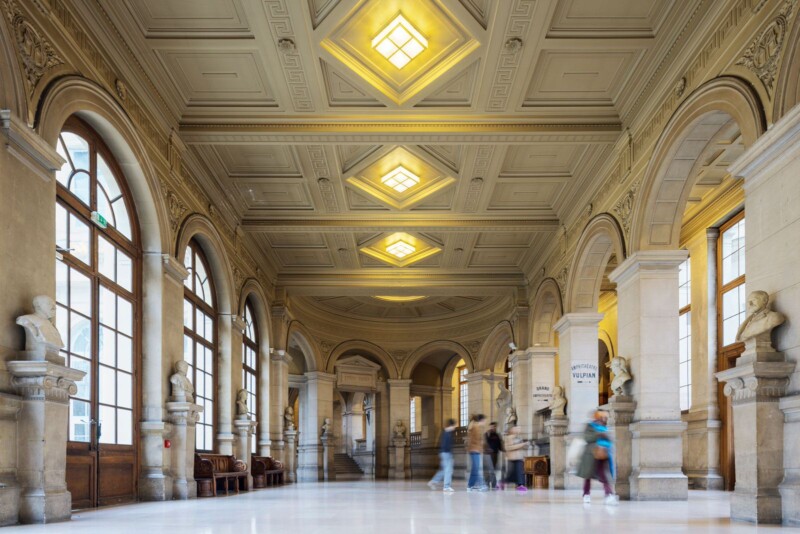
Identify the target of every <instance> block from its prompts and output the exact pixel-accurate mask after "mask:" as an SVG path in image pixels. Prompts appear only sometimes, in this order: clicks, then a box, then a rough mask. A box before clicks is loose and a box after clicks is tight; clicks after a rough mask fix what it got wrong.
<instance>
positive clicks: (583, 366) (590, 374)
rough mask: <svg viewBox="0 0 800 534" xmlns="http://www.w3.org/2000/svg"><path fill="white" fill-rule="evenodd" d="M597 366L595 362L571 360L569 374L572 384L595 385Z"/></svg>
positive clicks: (597, 374)
mask: <svg viewBox="0 0 800 534" xmlns="http://www.w3.org/2000/svg"><path fill="white" fill-rule="evenodd" d="M598 371H599V368H598V365H597V362H591V361H583V362H573V364H572V365H571V366H570V376H571V377H572V384H573V385H578V384H581V385H593V386H596V385H597V381H598V376H599V372H598Z"/></svg>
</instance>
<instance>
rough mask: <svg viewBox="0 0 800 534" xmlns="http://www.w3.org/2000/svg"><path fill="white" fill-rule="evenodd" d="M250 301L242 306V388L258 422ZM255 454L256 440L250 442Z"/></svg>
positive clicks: (255, 334) (254, 335)
mask: <svg viewBox="0 0 800 534" xmlns="http://www.w3.org/2000/svg"><path fill="white" fill-rule="evenodd" d="M254 317H255V316H254V315H253V308H252V306H251V305H250V299H248V300H247V301H246V302H245V305H244V323H245V329H244V336H242V387H243V388H244V389H245V390H247V410H248V411H249V414H250V417H252V418H253V419H255V420H256V421H257V420H258V328H257V327H256V324H255V319H254ZM250 441H251V443H252V445H251V446H252V449H253V452H256V440H250Z"/></svg>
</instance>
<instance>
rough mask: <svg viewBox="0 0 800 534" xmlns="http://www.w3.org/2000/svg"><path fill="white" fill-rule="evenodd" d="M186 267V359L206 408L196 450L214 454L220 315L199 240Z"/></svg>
mask: <svg viewBox="0 0 800 534" xmlns="http://www.w3.org/2000/svg"><path fill="white" fill-rule="evenodd" d="M183 266H184V267H186V270H187V271H189V276H188V277H187V278H186V280H185V282H184V288H183V359H184V360H186V362H187V363H188V364H189V372H188V375H189V377H190V378H191V380H192V384H194V391H195V402H196V403H197V404H199V405H200V406H202V407H203V412H202V414H201V415H200V420H199V421H198V422H197V426H196V427H195V432H196V434H195V448H196V449H197V450H199V451H213V450H214V421H215V420H216V419H215V408H216V404H215V392H216V390H217V382H216V360H217V359H216V353H217V350H216V347H217V312H216V301H215V296H214V283H213V281H212V279H211V270H210V269H209V267H208V262H207V261H206V258H205V255H204V254H203V251H202V249H201V248H200V245H199V244H198V243H197V241H195V240H192V241H190V242H189V245H188V246H187V247H186V254H185V256H184V260H183Z"/></svg>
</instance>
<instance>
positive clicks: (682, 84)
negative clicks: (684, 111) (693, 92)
mask: <svg viewBox="0 0 800 534" xmlns="http://www.w3.org/2000/svg"><path fill="white" fill-rule="evenodd" d="M674 91H675V96H677V97H678V98H680V97H682V96H683V94H684V93H685V92H686V76H684V77H682V78H681V79H680V80H678V81H677V83H676V84H675V89H674Z"/></svg>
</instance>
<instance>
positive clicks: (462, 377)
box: [458, 365, 469, 426]
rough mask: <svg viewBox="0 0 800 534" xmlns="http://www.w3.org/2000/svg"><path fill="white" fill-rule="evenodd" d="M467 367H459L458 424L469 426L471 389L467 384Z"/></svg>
mask: <svg viewBox="0 0 800 534" xmlns="http://www.w3.org/2000/svg"><path fill="white" fill-rule="evenodd" d="M468 372H469V371H468V370H467V366H466V365H460V366H459V367H458V424H459V426H467V425H468V424H469V387H468V384H467V373H468Z"/></svg>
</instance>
